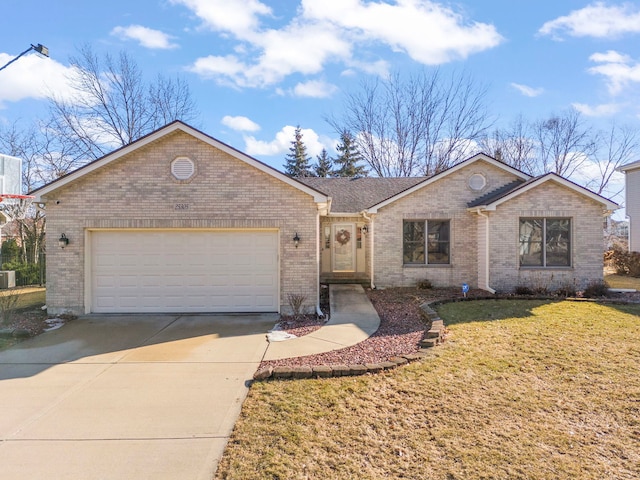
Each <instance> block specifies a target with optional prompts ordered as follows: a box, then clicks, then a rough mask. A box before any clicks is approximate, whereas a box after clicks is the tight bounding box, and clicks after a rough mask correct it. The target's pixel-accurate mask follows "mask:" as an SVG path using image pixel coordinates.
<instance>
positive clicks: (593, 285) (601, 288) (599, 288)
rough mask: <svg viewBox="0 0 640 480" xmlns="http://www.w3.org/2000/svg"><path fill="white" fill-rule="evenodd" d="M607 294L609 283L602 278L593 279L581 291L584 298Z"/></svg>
mask: <svg viewBox="0 0 640 480" xmlns="http://www.w3.org/2000/svg"><path fill="white" fill-rule="evenodd" d="M608 294H609V285H607V282H605V281H604V280H593V281H591V282H589V284H588V285H587V286H586V288H585V289H584V292H582V295H583V296H585V297H586V298H599V297H606V296H607V295H608Z"/></svg>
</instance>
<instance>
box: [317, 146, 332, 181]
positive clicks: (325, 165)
mask: <svg viewBox="0 0 640 480" xmlns="http://www.w3.org/2000/svg"><path fill="white" fill-rule="evenodd" d="M316 158H317V159H318V163H317V164H316V165H315V171H316V176H318V177H330V176H331V169H332V167H333V162H331V157H329V154H328V153H327V150H326V149H324V148H323V149H322V152H321V153H320V155H318V156H317V157H316Z"/></svg>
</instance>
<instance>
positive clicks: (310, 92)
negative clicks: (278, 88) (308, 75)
mask: <svg viewBox="0 0 640 480" xmlns="http://www.w3.org/2000/svg"><path fill="white" fill-rule="evenodd" d="M337 91H338V87H336V86H335V85H333V84H331V83H327V82H324V81H322V80H310V81H308V82H304V83H298V84H297V85H296V86H295V87H293V94H294V95H295V96H296V97H311V98H328V97H331V96H332V95H333V94H334V93H336V92H337Z"/></svg>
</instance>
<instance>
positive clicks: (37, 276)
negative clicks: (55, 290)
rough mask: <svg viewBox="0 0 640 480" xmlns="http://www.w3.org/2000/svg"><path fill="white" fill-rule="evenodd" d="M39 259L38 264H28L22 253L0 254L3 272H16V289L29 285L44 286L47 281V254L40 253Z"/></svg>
mask: <svg viewBox="0 0 640 480" xmlns="http://www.w3.org/2000/svg"><path fill="white" fill-rule="evenodd" d="M37 258H38V260H37V262H32V263H28V262H25V261H24V257H23V256H22V255H21V254H20V252H17V253H7V252H4V253H1V252H0V265H1V266H2V271H14V272H15V280H16V287H24V286H27V285H39V286H43V285H45V283H46V281H47V272H46V268H47V262H46V254H45V253H40V254H38V256H37Z"/></svg>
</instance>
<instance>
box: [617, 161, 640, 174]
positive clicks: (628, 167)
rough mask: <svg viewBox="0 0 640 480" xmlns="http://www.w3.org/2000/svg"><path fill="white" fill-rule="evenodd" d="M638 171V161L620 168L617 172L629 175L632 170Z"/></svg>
mask: <svg viewBox="0 0 640 480" xmlns="http://www.w3.org/2000/svg"><path fill="white" fill-rule="evenodd" d="M637 169H640V160H638V161H637V162H632V163H627V164H626V165H622V166H621V167H618V168H617V169H616V170H618V171H619V172H623V173H627V172H629V171H631V170H637Z"/></svg>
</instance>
